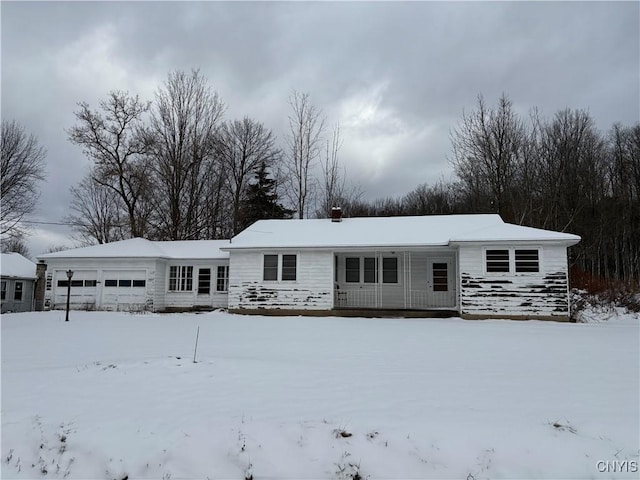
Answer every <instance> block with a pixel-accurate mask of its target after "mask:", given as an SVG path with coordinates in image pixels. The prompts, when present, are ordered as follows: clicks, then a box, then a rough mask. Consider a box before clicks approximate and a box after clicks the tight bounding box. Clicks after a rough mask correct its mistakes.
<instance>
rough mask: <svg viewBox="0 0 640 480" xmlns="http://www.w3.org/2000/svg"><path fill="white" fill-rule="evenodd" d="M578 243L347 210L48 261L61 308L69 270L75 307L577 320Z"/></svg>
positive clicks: (516, 230) (464, 219)
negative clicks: (571, 265) (573, 274)
mask: <svg viewBox="0 0 640 480" xmlns="http://www.w3.org/2000/svg"><path fill="white" fill-rule="evenodd" d="M579 241H580V237H578V236H576V235H571V234H567V233H560V232H553V231H548V230H541V229H536V228H530V227H523V226H519V225H512V224H508V223H504V222H503V221H502V219H501V218H500V216H498V215H440V216H412V217H388V218H387V217H385V218H379V217H376V218H371V217H369V218H345V219H342V218H340V216H339V215H337V218H334V219H333V220H332V219H319V220H316V219H304V220H260V221H258V222H256V223H254V224H253V225H252V226H251V227H249V228H247V229H246V230H244V231H243V232H241V233H240V234H238V235H236V236H235V237H234V238H233V239H231V241H209V240H207V241H205V240H203V241H188V242H150V241H148V240H144V239H131V240H125V241H122V242H116V243H113V244H107V245H99V246H94V247H87V248H82V249H75V250H69V251H67V252H57V253H53V254H48V255H42V256H41V257H39V259H40V261H41V263H42V262H44V263H46V264H47V272H48V273H47V278H48V279H49V280H50V282H49V283H50V285H49V283H47V288H48V290H47V295H48V298H49V302H50V305H51V307H52V308H61V307H62V306H63V304H64V303H65V302H66V286H67V283H66V274H65V271H66V270H67V269H71V270H73V271H74V276H73V279H72V282H71V286H72V288H71V302H72V304H73V305H74V306H76V308H80V307H81V306H83V305H84V306H87V305H89V306H94V305H95V308H99V309H127V308H140V307H141V308H146V309H150V310H154V311H163V310H169V309H191V308H215V307H227V308H229V310H230V311H232V312H238V313H260V314H269V313H272V314H280V315H282V314H305V315H327V314H340V315H345V314H351V313H357V314H364V315H376V314H400V315H402V314H415V313H414V312H418V313H419V312H426V311H431V312H433V311H442V312H443V313H450V314H456V315H461V316H463V317H466V318H487V317H491V318H496V317H516V318H547V319H556V320H567V319H568V318H569V296H568V288H569V285H568V267H567V248H568V247H569V246H571V245H574V244H576V243H577V242H579ZM74 282H75V283H74ZM81 283H82V285H81ZM363 311H364V312H363Z"/></svg>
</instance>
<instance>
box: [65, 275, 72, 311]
mask: <svg viewBox="0 0 640 480" xmlns="http://www.w3.org/2000/svg"><path fill="white" fill-rule="evenodd" d="M72 277H73V271H72V270H71V269H69V270H67V279H68V281H67V316H66V318H65V320H64V321H65V322H68V321H69V300H70V298H71V278H72Z"/></svg>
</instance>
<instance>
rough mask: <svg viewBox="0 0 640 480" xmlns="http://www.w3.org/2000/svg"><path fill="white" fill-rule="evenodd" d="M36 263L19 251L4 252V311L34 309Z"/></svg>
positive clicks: (0, 268) (0, 263)
mask: <svg viewBox="0 0 640 480" xmlns="http://www.w3.org/2000/svg"><path fill="white" fill-rule="evenodd" d="M35 282H36V264H35V263H33V262H32V261H31V260H29V259H28V258H25V257H23V256H22V255H20V254H19V253H3V254H2V256H1V257H0V284H1V287H2V290H1V292H2V294H1V295H2V297H1V302H2V307H1V309H2V313H9V312H30V311H31V310H33V305H34V303H33V292H34V289H35Z"/></svg>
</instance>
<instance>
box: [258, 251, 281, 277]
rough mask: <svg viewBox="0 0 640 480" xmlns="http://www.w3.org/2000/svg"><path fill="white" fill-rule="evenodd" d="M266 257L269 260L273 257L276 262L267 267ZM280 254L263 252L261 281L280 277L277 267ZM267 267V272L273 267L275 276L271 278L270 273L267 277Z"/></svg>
mask: <svg viewBox="0 0 640 480" xmlns="http://www.w3.org/2000/svg"><path fill="white" fill-rule="evenodd" d="M267 257H269V260H272V259H273V257H275V259H276V264H275V266H274V265H269V266H268V267H267ZM279 257H280V256H279V255H278V254H277V253H263V254H262V281H263V282H277V281H278V279H279V278H280V269H279V268H278V266H279V264H280V258H279ZM267 268H268V269H269V273H273V269H274V268H275V274H276V275H275V278H271V275H269V278H267Z"/></svg>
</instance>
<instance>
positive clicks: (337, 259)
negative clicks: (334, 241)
mask: <svg viewBox="0 0 640 480" xmlns="http://www.w3.org/2000/svg"><path fill="white" fill-rule="evenodd" d="M456 258H457V257H456V251H455V250H453V249H449V248H439V249H431V250H422V251H375V252H339V253H335V254H334V284H335V286H334V308H336V309H359V310H370V309H381V310H402V311H407V310H421V311H424V310H436V311H437V310H444V311H449V312H450V311H455V310H457V303H458V302H457V298H458V295H457V283H458V282H457V267H456V264H457V262H456Z"/></svg>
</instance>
